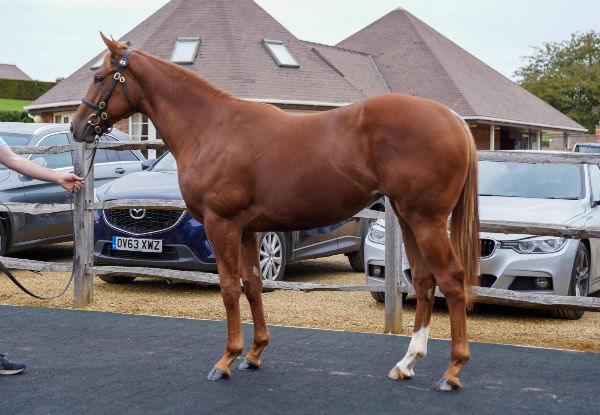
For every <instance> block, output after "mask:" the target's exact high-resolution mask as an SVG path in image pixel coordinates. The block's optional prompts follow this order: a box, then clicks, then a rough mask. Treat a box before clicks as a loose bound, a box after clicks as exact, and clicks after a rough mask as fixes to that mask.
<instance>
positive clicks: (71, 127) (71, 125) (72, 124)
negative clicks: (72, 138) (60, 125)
mask: <svg viewBox="0 0 600 415" xmlns="http://www.w3.org/2000/svg"><path fill="white" fill-rule="evenodd" d="M71 134H73V123H71Z"/></svg>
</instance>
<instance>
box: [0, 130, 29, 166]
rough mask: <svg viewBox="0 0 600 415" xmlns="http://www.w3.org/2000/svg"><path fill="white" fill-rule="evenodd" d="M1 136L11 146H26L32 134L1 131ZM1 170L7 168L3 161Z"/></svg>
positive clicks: (0, 164)
mask: <svg viewBox="0 0 600 415" xmlns="http://www.w3.org/2000/svg"><path fill="white" fill-rule="evenodd" d="M0 137H2V139H3V140H4V141H5V142H6V144H8V145H9V146H11V147H14V146H26V145H27V144H29V140H30V139H31V136H30V135H28V134H12V133H11V134H7V133H0ZM0 170H6V166H5V165H4V164H2V163H0Z"/></svg>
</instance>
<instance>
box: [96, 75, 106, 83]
mask: <svg viewBox="0 0 600 415" xmlns="http://www.w3.org/2000/svg"><path fill="white" fill-rule="evenodd" d="M94 83H96V84H103V83H104V77H103V76H100V75H96V76H95V77H94Z"/></svg>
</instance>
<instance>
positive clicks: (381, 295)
mask: <svg viewBox="0 0 600 415" xmlns="http://www.w3.org/2000/svg"><path fill="white" fill-rule="evenodd" d="M371 297H373V298H374V299H375V300H376V301H377V302H378V303H385V293H384V292H379V291H371ZM406 297H408V294H407V293H402V301H404V300H406Z"/></svg>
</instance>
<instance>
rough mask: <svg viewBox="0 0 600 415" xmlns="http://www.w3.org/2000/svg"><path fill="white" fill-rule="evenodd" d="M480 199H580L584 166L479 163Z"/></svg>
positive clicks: (582, 192) (582, 191)
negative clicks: (497, 197)
mask: <svg viewBox="0 0 600 415" xmlns="http://www.w3.org/2000/svg"><path fill="white" fill-rule="evenodd" d="M479 194H480V195H481V196H504V197H527V198H541V199H581V198H582V197H583V195H584V188H583V167H582V166H581V165H578V164H549V163H507V162H491V161H482V162H480V163H479Z"/></svg>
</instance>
